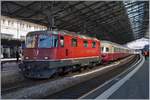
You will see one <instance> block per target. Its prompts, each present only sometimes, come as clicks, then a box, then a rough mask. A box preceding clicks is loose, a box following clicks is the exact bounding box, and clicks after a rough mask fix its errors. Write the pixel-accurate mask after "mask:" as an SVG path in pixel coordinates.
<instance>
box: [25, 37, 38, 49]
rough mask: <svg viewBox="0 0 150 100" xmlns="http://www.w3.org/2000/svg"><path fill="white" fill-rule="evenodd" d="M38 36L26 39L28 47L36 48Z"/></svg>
mask: <svg viewBox="0 0 150 100" xmlns="http://www.w3.org/2000/svg"><path fill="white" fill-rule="evenodd" d="M35 42H36V36H34V35H33V36H27V38H26V47H27V48H35Z"/></svg>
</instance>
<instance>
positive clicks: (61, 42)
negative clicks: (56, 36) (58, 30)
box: [60, 36, 64, 47]
mask: <svg viewBox="0 0 150 100" xmlns="http://www.w3.org/2000/svg"><path fill="white" fill-rule="evenodd" d="M60 46H61V47H64V37H63V36H61V37H60Z"/></svg>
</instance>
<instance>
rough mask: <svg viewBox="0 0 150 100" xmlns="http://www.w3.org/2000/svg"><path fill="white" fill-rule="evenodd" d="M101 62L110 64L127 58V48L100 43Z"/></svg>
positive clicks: (104, 42) (128, 50)
mask: <svg viewBox="0 0 150 100" xmlns="http://www.w3.org/2000/svg"><path fill="white" fill-rule="evenodd" d="M101 51H102V62H111V61H114V60H118V59H121V58H124V57H126V56H129V55H130V54H131V51H132V50H130V49H129V48H127V47H124V46H121V45H119V44H116V43H113V42H110V41H101Z"/></svg>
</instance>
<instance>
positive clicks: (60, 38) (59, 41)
mask: <svg viewBox="0 0 150 100" xmlns="http://www.w3.org/2000/svg"><path fill="white" fill-rule="evenodd" d="M61 37H63V45H61ZM64 40H65V39H64V36H60V41H59V44H60V47H62V48H63V47H64V46H65V41H64Z"/></svg>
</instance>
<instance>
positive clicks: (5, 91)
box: [1, 57, 139, 98]
mask: <svg viewBox="0 0 150 100" xmlns="http://www.w3.org/2000/svg"><path fill="white" fill-rule="evenodd" d="M135 58H136V60H138V58H139V57H135ZM132 60H134V61H136V60H135V59H132ZM130 62H131V63H133V61H130ZM131 63H129V64H131ZM104 66H107V65H100V66H99V67H104ZM99 67H94V68H93V69H92V70H95V69H98V68H99ZM125 69H126V68H125V67H123V68H121V67H119V68H117V69H114V70H117V71H114V70H111V71H109V72H107V73H112V74H111V75H112V76H114V75H116V74H118V73H119V72H121V71H123V70H125ZM88 71H89V70H88V69H86V70H84V71H83V72H82V73H85V72H88ZM90 71H91V69H90ZM114 72H117V73H114ZM113 73H114V74H113ZM78 74H79V72H75V73H70V74H67V75H65V76H61V77H58V76H56V77H54V78H51V79H49V80H30V79H26V80H24V81H23V82H21V83H18V84H16V85H14V86H12V87H8V88H2V91H1V93H2V95H5V94H8V93H11V92H14V91H17V90H20V89H23V88H27V87H32V86H35V85H39V84H43V83H46V82H51V81H54V80H59V79H60V78H62V77H70V76H73V75H78ZM107 75H108V74H107ZM111 75H108V76H109V77H108V78H106V77H105V75H104V74H102V75H101V78H98V77H99V76H98V77H95V78H93V79H91V80H95V81H96V80H97V79H98V80H101V81H100V82H101V84H102V83H103V82H105V81H106V80H108V79H109V78H111V77H110V76H111ZM83 83H85V84H88V83H89V84H90V83H91V82H90V80H88V81H86V82H82V83H81V84H83ZM81 84H79V85H78V86H80V85H81ZM97 84H99V82H98V83H97ZM81 86H82V85H81ZM87 86H88V85H87ZM95 86H96V85H95ZM75 87H76V86H75ZM83 87H84V86H83ZM71 88H72V87H71ZM91 88H92V87H91ZM93 88H94V87H93ZM71 90H72V89H71ZM64 91H68V89H67V90H64ZM87 91H89V90H87ZM83 93H84V92H83ZM83 93H81V95H82V94H83ZM60 94H62V93H61V92H59V93H55V94H53V95H48V96H47V97H45V98H58V97H60V98H70V97H65V95H64V97H62V96H58V95H60ZM70 96H71V95H70ZM78 97H79V96H77V98H78ZM72 98H76V96H75V97H73V96H72Z"/></svg>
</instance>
